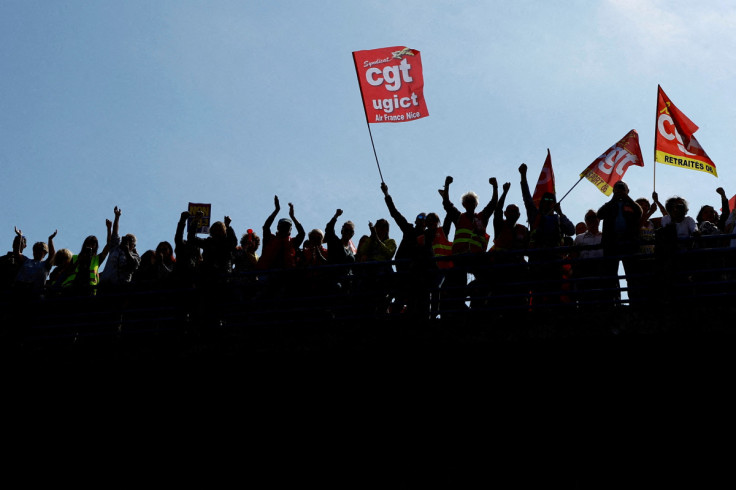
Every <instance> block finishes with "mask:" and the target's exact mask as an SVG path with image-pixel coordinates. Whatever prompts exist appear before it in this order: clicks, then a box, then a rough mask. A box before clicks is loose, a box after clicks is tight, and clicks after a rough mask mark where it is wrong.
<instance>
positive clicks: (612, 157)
mask: <svg viewBox="0 0 736 490" xmlns="http://www.w3.org/2000/svg"><path fill="white" fill-rule="evenodd" d="M631 165H638V166H639V167H643V166H644V159H643V158H642V156H641V148H640V147H639V134H638V133H637V132H636V130H635V129H632V130H631V131H629V132H628V133H627V134H626V136H624V137H623V138H621V140H620V141H619V142H618V143H616V144H615V145H613V146H612V147H610V148H609V149H607V150H606V151H605V152H604V153H603V155H601V156H599V157H598V158H596V159H595V160H594V161H593V163H591V164H590V165H588V168H586V169H585V170H583V173H581V174H580V177H585V178H586V179H588V180H589V181H590V182H592V183H593V185H595V186H596V187H597V188H598V190H600V191H601V192H602V193H604V194H605V195H607V196H610V195H611V194H612V193H613V186H614V184H616V182H618V181H619V180H621V179H622V178H623V177H624V173H626V170H627V169H628V168H629V167H630V166H631Z"/></svg>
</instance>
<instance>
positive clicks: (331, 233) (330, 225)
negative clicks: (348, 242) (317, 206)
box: [325, 209, 342, 240]
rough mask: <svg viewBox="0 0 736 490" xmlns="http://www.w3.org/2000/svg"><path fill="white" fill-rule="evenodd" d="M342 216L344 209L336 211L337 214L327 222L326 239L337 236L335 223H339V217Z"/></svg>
mask: <svg viewBox="0 0 736 490" xmlns="http://www.w3.org/2000/svg"><path fill="white" fill-rule="evenodd" d="M340 216H342V209H338V210H337V211H335V215H334V216H333V217H332V219H330V221H328V222H327V226H325V240H331V239H332V240H334V239H336V238H337V234H336V233H335V223H337V218H339V217H340Z"/></svg>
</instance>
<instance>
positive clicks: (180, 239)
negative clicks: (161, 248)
mask: <svg viewBox="0 0 736 490" xmlns="http://www.w3.org/2000/svg"><path fill="white" fill-rule="evenodd" d="M189 216H190V215H189V211H182V213H181V216H180V217H179V222H178V223H177V224H176V234H175V235H174V244H175V245H176V246H177V247H181V246H183V245H184V227H185V226H186V225H187V220H189Z"/></svg>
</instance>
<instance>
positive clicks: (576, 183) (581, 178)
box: [557, 176, 585, 204]
mask: <svg viewBox="0 0 736 490" xmlns="http://www.w3.org/2000/svg"><path fill="white" fill-rule="evenodd" d="M584 177H585V176H583V177H580V179H579V180H578V181H577V182H575V185H573V186H572V187H570V190H569V191H567V192H566V193H565V195H564V196H562V199H565V198H566V197H567V195H568V194H570V192H572V190H573V189H574V188H575V186H576V185H578V184H579V183H580V181H581V180H583V178H584ZM562 199H560V200H559V201H557V204H560V203H561V202H562Z"/></svg>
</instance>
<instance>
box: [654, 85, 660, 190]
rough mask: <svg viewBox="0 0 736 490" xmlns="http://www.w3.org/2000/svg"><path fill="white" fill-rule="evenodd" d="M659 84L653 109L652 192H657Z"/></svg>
mask: <svg viewBox="0 0 736 490" xmlns="http://www.w3.org/2000/svg"><path fill="white" fill-rule="evenodd" d="M660 88H661V87H660V86H659V84H657V107H656V109H655V111H654V163H653V164H652V172H654V176H653V177H652V192H657V121H659V91H660Z"/></svg>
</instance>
